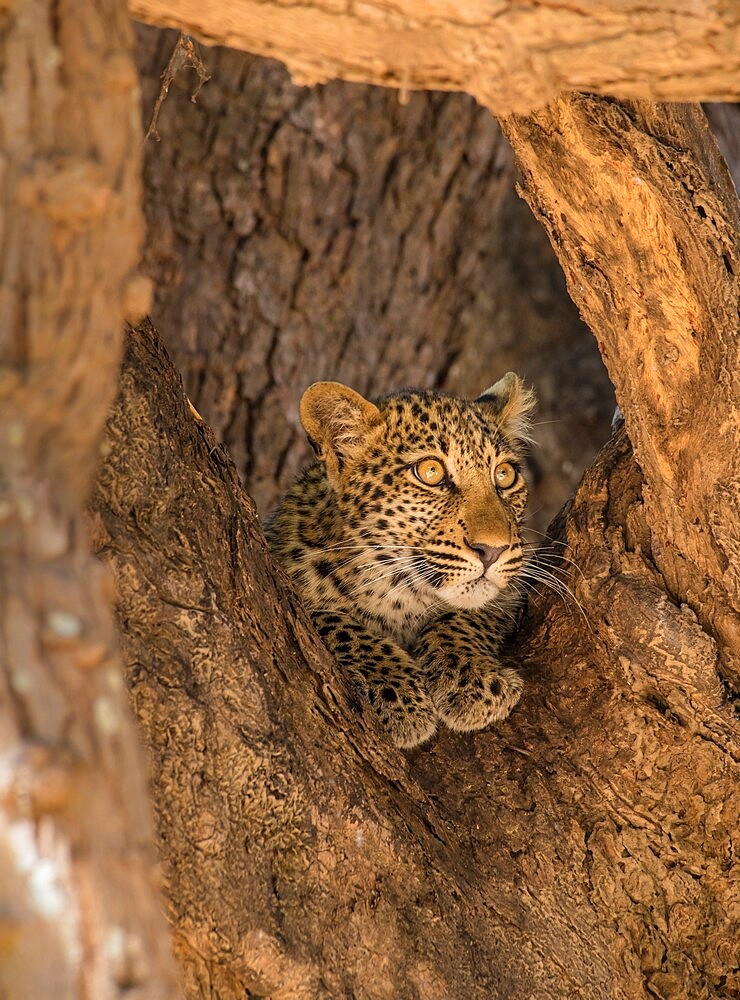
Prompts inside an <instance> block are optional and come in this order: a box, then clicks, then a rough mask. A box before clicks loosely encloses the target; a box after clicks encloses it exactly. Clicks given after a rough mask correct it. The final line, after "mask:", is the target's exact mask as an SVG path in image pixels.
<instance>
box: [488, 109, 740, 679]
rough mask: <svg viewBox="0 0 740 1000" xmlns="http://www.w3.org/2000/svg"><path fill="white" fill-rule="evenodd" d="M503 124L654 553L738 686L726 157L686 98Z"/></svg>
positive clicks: (735, 367)
mask: <svg viewBox="0 0 740 1000" xmlns="http://www.w3.org/2000/svg"><path fill="white" fill-rule="evenodd" d="M502 124H503V127H504V130H505V132H506V134H507V136H508V138H509V139H510V140H511V142H512V144H513V146H514V150H515V153H516V155H517V159H518V163H519V166H520V169H521V170H522V174H523V177H524V190H523V193H524V195H525V197H526V198H527V200H528V201H529V203H530V205H531V207H532V209H533V211H534V212H535V215H537V217H538V218H539V219H540V220H541V221H542V222H543V224H544V225H545V228H546V229H547V231H548V234H549V236H550V240H551V242H552V244H553V246H554V248H555V251H556V253H557V255H558V258H559V260H560V262H561V264H562V266H563V269H564V271H565V275H566V280H567V282H568V289H569V291H570V293H571V297H572V298H573V300H574V301H575V302H576V304H577V305H578V306H579V308H580V310H581V313H582V315H583V317H584V319H585V320H586V322H587V323H588V324H589V325H590V327H591V329H592V330H593V331H594V333H595V334H596V337H597V339H598V342H599V347H600V349H601V353H602V355H603V357H604V360H605V362H606V365H607V368H608V369H609V374H610V377H611V379H612V382H613V383H614V386H615V389H616V393H617V399H618V401H619V403H620V405H621V407H622V410H623V412H624V414H625V419H626V424H627V430H628V432H629V435H630V439H631V440H632V442H633V444H634V447H635V455H636V457H637V460H638V462H639V463H640V467H641V469H642V471H643V474H644V476H645V484H646V488H645V504H646V508H647V520H648V524H649V525H650V527H651V536H650V539H649V549H648V550H646V551H649V553H650V557H651V558H652V559H653V560H654V562H655V565H656V567H657V568H658V570H659V571H660V573H661V575H662V577H663V579H664V581H665V584H666V588H667V591H668V593H669V594H671V596H672V597H673V598H674V599H675V600H677V601H679V602H683V603H686V604H688V605H689V606H690V607H691V608H692V609H693V610H694V611H695V612H696V614H697V615H698V616H699V619H700V621H702V623H703V624H704V625H705V626H706V627H707V629H708V630H709V631H710V633H711V634H712V635H713V636H714V637H715V638H716V639H717V641H718V643H719V647H720V654H721V663H722V668H721V669H722V673H723V676H724V677H725V678H726V679H728V680H730V681H731V682H732V683H733V685H734V686H735V687H736V688H740V657H739V656H738V650H740V575H738V573H737V569H736V564H737V556H738V553H740V506H739V501H738V498H739V497H740V493H739V492H738V484H740V453H738V449H737V441H738V438H739V437H740V406H739V405H738V401H739V400H740V351H739V346H738V338H737V304H738V291H739V285H738V273H739V272H740V253H739V252H738V250H739V244H738V232H740V212H738V202H737V197H736V195H735V192H734V190H733V187H732V182H731V181H730V178H729V175H728V172H727V168H726V166H725V164H724V161H723V160H722V157H721V155H720V154H719V151H718V149H717V146H716V143H715V142H714V139H713V138H712V135H711V133H710V131H709V128H708V126H707V123H706V119H705V117H704V114H703V113H702V111H701V110H700V109H699V108H697V107H694V106H691V105H688V106H667V107H657V106H654V105H645V104H631V105H630V104H626V105H620V104H617V103H615V102H613V101H609V100H606V99H604V98H598V97H593V96H588V95H573V96H571V97H569V98H566V99H560V100H558V101H555V102H553V104H552V105H550V106H549V107H548V108H545V109H543V110H542V111H540V112H537V113H535V114H532V115H530V116H527V117H517V116H514V117H511V118H509V119H505V120H504V121H503V123H502ZM720 511H721V512H722V513H721V514H720V513H719V512H720Z"/></svg>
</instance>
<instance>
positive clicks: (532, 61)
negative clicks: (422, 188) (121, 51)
mask: <svg viewBox="0 0 740 1000" xmlns="http://www.w3.org/2000/svg"><path fill="white" fill-rule="evenodd" d="M129 9H130V10H131V13H132V14H133V16H134V17H137V18H139V19H140V20H142V21H146V22H148V23H149V24H154V25H157V26H160V27H178V28H182V29H183V30H185V31H187V32H190V33H191V34H194V35H196V36H198V37H200V38H202V39H204V40H205V41H208V42H211V43H220V44H224V45H229V46H231V47H233V48H241V49H247V50H248V51H250V52H255V53H257V54H259V55H266V56H277V57H278V58H280V59H281V60H282V61H284V62H285V63H286V65H287V66H288V68H289V69H290V71H291V73H292V75H293V78H294V80H295V81H296V82H297V83H306V84H310V85H313V84H316V83H324V82H326V81H327V80H330V79H333V78H335V77H340V78H342V79H345V80H353V81H357V82H362V83H376V84H382V85H385V86H390V87H399V88H400V89H401V90H402V91H405V92H408V91H409V90H416V89H430V88H431V89H434V90H462V91H465V92H466V93H469V94H472V95H473V96H474V97H475V98H477V100H479V101H480V102H481V104H484V105H486V106H487V107H489V108H491V109H492V110H493V111H494V112H495V113H497V114H504V113H507V112H510V111H522V112H523V111H527V110H529V109H531V108H535V107H540V106H542V105H543V104H545V103H547V102H548V101H550V100H551V99H552V98H553V97H556V96H557V95H558V94H559V93H560V92H561V91H564V90H588V91H593V92H596V93H602V94H613V95H615V96H619V97H623V98H624V97H633V98H634V97H641V98H649V99H651V100H663V101H687V100H692V101H696V100H735V99H737V97H738V95H739V94H740V75H739V74H738V71H739V70H740V19H739V18H738V11H737V7H736V6H735V5H733V4H731V3H716V2H711V0H701V2H699V3H694V4H684V5H678V6H677V5H676V4H675V2H673V0H653V2H651V3H645V2H642V0H640V2H627V3H624V2H620V0H609V2H606V0H581V2H580V3H579V4H577V5H574V4H571V3H565V2H560V3H551V2H545V0H539V2H538V0H535V2H532V3H527V4H509V3H506V2H503V0H501V2H498V3H484V2H482V0H478V2H475V3H471V2H468V3H465V4H460V3H456V2H455V0H436V2H435V3H434V4H429V3H423V2H419V0H397V2H395V3H393V4H389V3H387V2H379V0H368V2H364V3H361V4H359V3H358V4H352V3H346V2H335V3H328V4H327V3H310V2H304V3H298V4H296V3H289V4H283V3H279V2H272V3H264V2H261V0H240V2H239V3H231V4H228V5H226V4H224V3H223V2H222V0H180V2H179V3H177V4H174V3H173V2H172V0H129Z"/></svg>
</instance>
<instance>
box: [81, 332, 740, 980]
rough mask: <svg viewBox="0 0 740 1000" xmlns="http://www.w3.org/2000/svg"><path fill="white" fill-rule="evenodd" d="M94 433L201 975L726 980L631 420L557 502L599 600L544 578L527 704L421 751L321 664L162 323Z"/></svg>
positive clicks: (679, 621) (719, 720)
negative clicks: (196, 411) (566, 498)
mask: <svg viewBox="0 0 740 1000" xmlns="http://www.w3.org/2000/svg"><path fill="white" fill-rule="evenodd" d="M104 450H105V456H106V457H105V460H104V462H103V464H102V466H101V470H100V474H99V479H98V484H97V487H96V492H95V496H94V509H95V515H94V524H95V527H94V534H95V538H96V541H97V544H98V546H99V548H100V550H101V552H102V553H103V555H104V556H105V558H106V559H107V561H108V562H109V564H110V565H111V568H112V570H113V573H114V576H115V578H116V582H117V590H118V604H119V611H118V613H119V620H120V622H121V629H122V640H123V650H124V659H125V661H126V664H127V674H128V681H129V685H130V688H131V693H132V699H133V703H134V706H135V710H136V713H137V715H138V717H139V719H140V722H141V724H142V729H143V732H144V734H145V738H146V741H147V743H148V745H149V747H150V751H151V756H152V762H153V771H154V775H153V793H154V797H155V802H156V810H157V818H158V829H159V834H160V845H161V849H162V853H163V865H164V870H165V878H166V882H167V894H168V898H169V905H170V913H171V916H172V920H173V924H174V927H175V937H176V943H177V945H176V946H177V950H178V953H179V956H180V959H181V961H182V963H183V967H184V970H185V976H186V983H187V987H188V995H189V996H193V997H195V996H203V997H210V996H216V995H218V996H235V997H236V996H241V995H242V993H243V991H244V990H245V989H246V990H249V991H251V992H253V993H257V994H264V993H269V994H270V995H271V996H276V997H285V998H286V1000H287V998H289V997H290V998H292V997H295V996H299V997H333V996H341V995H344V994H346V993H348V992H354V993H355V995H363V996H376V995H377V996H386V995H389V996H390V995H393V996H394V997H400V998H405V997H409V998H411V997H417V996H430V997H439V996H445V997H449V998H451V1000H457V998H460V1000H462V998H469V997H481V998H482V997H490V996H498V995H505V994H506V991H507V990H509V991H510V990H512V989H513V990H515V991H516V995H517V996H518V997H529V996H532V997H535V996H536V997H543V996H545V997H563V998H565V997H572V995H573V990H574V989H575V988H576V987H577V988H579V989H583V990H586V991H587V992H588V995H589V996H593V997H609V998H617V997H619V998H621V997H624V998H627V997H634V996H639V995H642V991H643V989H644V988H645V987H646V986H647V987H649V988H650V990H651V991H653V993H655V994H657V995H658V996H665V997H669V996H670V997H684V996H685V997H690V996H696V995H701V992H702V991H704V990H710V991H711V990H714V991H715V992H716V995H723V992H722V991H723V990H724V989H725V987H727V988H728V991H729V986H728V984H729V982H730V980H729V975H730V965H731V961H730V954H731V951H732V948H733V936H732V930H731V928H730V925H729V922H728V921H727V919H726V917H725V916H724V914H725V912H726V910H727V907H728V906H729V902H730V899H731V891H732V890H731V887H730V882H729V878H728V874H727V871H726V868H725V862H726V859H727V857H728V856H729V851H730V842H731V836H732V830H733V828H734V824H735V823H736V820H737V817H736V816H734V815H733V808H734V807H733V805H732V796H731V794H730V792H731V789H732V787H733V782H734V781H735V780H736V777H737V768H736V764H735V763H734V762H733V758H732V750H731V748H732V737H733V731H732V723H731V712H730V709H729V707H728V706H726V705H722V697H721V685H720V683H719V680H718V678H717V676H716V672H715V667H716V652H715V649H714V646H713V643H712V641H711V640H710V639H709V637H708V636H707V635H706V634H705V633H704V632H703V631H702V629H701V627H700V626H699V624H698V622H697V620H696V618H695V616H694V615H693V614H692V613H691V612H690V611H689V610H688V609H687V608H685V607H678V606H676V605H675V604H674V603H673V602H672V601H671V600H670V599H669V598H668V597H667V595H666V594H665V592H664V589H663V582H662V579H661V577H660V576H659V575H658V574H657V573H656V571H655V568H654V566H653V564H652V562H651V560H650V558H649V555H648V553H649V544H648V543H649V537H650V532H649V529H648V526H647V523H646V519H645V505H644V503H643V499H642V492H641V477H640V472H639V469H638V467H637V465H636V463H635V462H634V460H633V459H632V457H631V450H630V447H629V443H628V441H627V438H626V435H625V434H624V432H621V433H620V434H619V435H618V436H617V437H616V438H615V439H614V440H613V441H612V442H610V444H609V445H607V447H606V448H605V450H604V452H603V453H602V455H601V456H600V457H599V459H598V460H597V462H596V463H595V464H594V466H593V468H592V469H591V470H590V471H589V472H588V473H587V475H586V477H585V479H584V483H583V485H582V487H581V489H580V490H579V492H578V495H577V497H576V499H575V501H574V503H573V505H572V508H571V509H570V511H569V512H568V514H567V518H566V519H565V521H564V528H563V531H564V537H565V538H567V542H568V544H569V546H570V553H569V554H571V555H572V556H573V558H574V559H575V561H576V562H577V563H578V564H579V565H580V566H581V568H582V571H583V574H584V576H583V578H580V577H579V576H578V575H577V574H575V573H574V574H572V575H571V577H570V583H571V586H573V587H574V589H575V591H576V594H577V596H578V598H579V600H580V601H581V604H582V606H583V609H584V612H585V614H586V616H587V618H588V621H585V620H584V619H583V618H582V617H581V615H580V613H579V612H578V610H577V608H576V607H574V606H571V605H567V604H566V605H563V604H561V603H560V602H559V599H558V598H552V597H549V598H546V597H543V596H538V595H535V596H534V598H533V600H532V602H531V605H530V613H529V616H528V619H527V623H526V626H525V630H524V631H523V632H522V634H521V635H520V637H519V638H518V639H517V641H516V644H515V645H512V647H511V648H510V650H509V655H510V656H511V662H512V663H515V664H517V665H518V666H519V667H520V669H523V671H524V675H525V678H526V680H527V690H526V693H525V696H524V699H523V702H522V705H521V706H520V708H518V709H517V710H516V712H515V713H514V715H513V716H512V717H511V719H509V720H507V722H505V723H503V724H501V725H500V726H499V727H496V728H493V729H490V730H488V731H485V732H482V733H480V734H476V736H474V737H470V736H459V735H456V734H452V733H449V732H444V733H442V734H441V736H440V737H439V739H437V740H436V741H435V742H434V743H433V744H432V745H431V747H429V748H425V749H421V750H419V751H416V752H413V753H409V754H403V753H401V752H400V751H397V750H395V749H394V748H393V747H391V746H389V745H388V743H387V741H386V740H385V739H384V737H383V735H382V734H379V733H378V732H377V731H376V729H375V727H374V724H373V721H372V717H371V714H370V710H369V709H367V708H364V707H363V705H362V702H361V700H358V701H356V702H355V701H353V692H352V691H348V690H347V689H346V687H345V682H344V681H343V680H342V679H341V678H339V677H337V674H336V668H335V666H334V664H333V662H332V661H331V660H330V658H329V657H328V655H327V654H326V653H325V652H324V651H323V649H322V647H321V646H320V644H319V643H318V641H317V640H316V639H315V637H314V636H313V634H312V630H311V628H310V626H309V625H308V623H307V621H306V618H305V615H304V613H303V612H302V610H301V608H300V606H299V603H298V600H297V598H296V597H295V596H294V595H293V593H292V591H291V589H290V586H289V585H288V583H287V581H286V580H285V578H284V577H283V575H282V574H281V572H280V571H279V570H278V569H276V568H275V567H274V566H273V564H272V561H271V559H270V557H269V553H268V552H267V551H266V549H265V545H264V542H263V539H262V537H261V533H260V530H259V526H258V525H257V522H256V519H255V514H254V510H253V507H252V505H251V503H250V501H249V499H248V497H246V495H245V494H244V493H243V491H242V490H241V487H240V485H239V483H238V478H237V476H236V473H235V470H234V469H233V466H232V465H231V463H230V461H229V460H228V458H227V456H226V455H225V454H224V453H223V452H222V451H221V449H220V448H219V446H218V445H217V444H216V442H215V441H214V439H213V437H212V435H211V434H210V432H209V430H208V428H207V427H206V426H205V425H203V424H201V423H199V422H197V421H196V420H195V419H194V418H193V416H192V413H191V411H190V409H189V407H188V405H187V400H186V398H185V396H184V393H183V391H182V386H181V383H180V381H179V378H178V376H177V374H176V373H175V372H174V370H173V369H172V367H171V365H170V364H169V362H168V361H167V358H166V356H165V354H164V352H163V351H162V349H161V347H160V346H159V344H158V341H157V339H156V335H155V334H154V331H153V330H152V328H151V327H150V326H142V327H140V328H139V329H138V330H136V331H133V332H132V334H131V336H130V339H129V347H128V352H127V358H126V361H125V363H124V368H123V373H122V381H121V394H120V397H119V400H118V403H117V405H116V407H115V409H114V412H113V415H112V417H111V421H110V424H109V435H108V439H107V443H106V446H105V449H104ZM615 609H616V611H615ZM682 663H685V664H686V665H687V666H686V668H685V669H680V668H679V667H678V664H682ZM619 859H622V860H621V861H620V860H619ZM697 872H700V873H701V874H702V880H701V882H700V883H699V884H697V883H696V882H695V877H696V876H695V874H694V873H697ZM245 901H248V903H245ZM584 940H587V941H588V943H589V946H588V948H587V949H584V947H583V942H584ZM465 942H468V944H467V945H466V944H465ZM381 953H382V956H383V958H382V961H381V960H380V959H379V955H380V954H381ZM566 969H567V970H568V971H567V973H566V972H564V971H562V970H566ZM728 995H729V992H728Z"/></svg>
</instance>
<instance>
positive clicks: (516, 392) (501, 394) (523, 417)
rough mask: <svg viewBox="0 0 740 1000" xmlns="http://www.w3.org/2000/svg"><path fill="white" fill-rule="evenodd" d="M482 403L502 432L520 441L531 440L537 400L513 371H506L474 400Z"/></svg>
mask: <svg viewBox="0 0 740 1000" xmlns="http://www.w3.org/2000/svg"><path fill="white" fill-rule="evenodd" d="M475 402H476V403H482V404H484V405H485V406H486V407H487V408H489V412H490V413H491V414H492V415H493V416H494V419H495V421H496V426H497V427H500V428H501V430H502V431H503V432H504V434H507V435H509V436H511V437H514V438H517V439H518V440H520V441H531V440H532V439H531V437H530V436H529V432H530V430H531V427H532V422H531V419H530V418H531V415H532V411H533V410H534V407H535V404H536V402H537V397H536V396H535V394H534V391H533V390H532V389H527V388H525V386H524V382H522V380H521V379H520V378H519V376H518V375H517V374H516V373H515V372H507V373H506V374H505V375H504V376H503V377H502V378H500V379H499V380H498V382H495V383H494V384H493V385H492V386H491V387H490V388H488V389H486V391H485V392H482V393H481V394H480V396H478V398H477V399H476V401H475Z"/></svg>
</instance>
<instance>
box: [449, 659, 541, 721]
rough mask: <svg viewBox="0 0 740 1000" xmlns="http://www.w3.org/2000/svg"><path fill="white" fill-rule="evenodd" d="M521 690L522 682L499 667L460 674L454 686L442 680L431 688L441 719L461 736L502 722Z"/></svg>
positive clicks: (513, 671) (513, 674) (463, 671)
mask: <svg viewBox="0 0 740 1000" xmlns="http://www.w3.org/2000/svg"><path fill="white" fill-rule="evenodd" d="M522 688H523V683H522V679H521V677H520V676H519V674H518V673H517V672H516V671H515V670H511V669H509V668H508V667H499V666H494V667H491V668H488V669H485V668H482V669H481V668H479V669H474V670H471V671H470V672H466V671H465V670H461V671H460V672H459V675H458V677H457V679H456V680H455V681H454V682H453V681H452V680H451V679H447V678H444V677H442V678H437V679H436V681H432V682H431V684H430V692H431V697H432V701H433V703H434V707H435V708H436V710H437V713H438V714H439V717H440V719H441V720H442V721H443V722H444V723H445V725H447V726H449V728H450V729H455V730H457V731H458V732H463V733H466V732H471V731H472V730H475V729H484V728H485V727H486V726H488V725H490V724H491V723H492V722H498V721H500V720H501V719H505V718H506V716H507V715H508V714H509V713H510V712H511V710H512V708H513V707H514V706H515V705H516V703H517V702H518V701H519V699H520V697H521V694H522Z"/></svg>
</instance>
